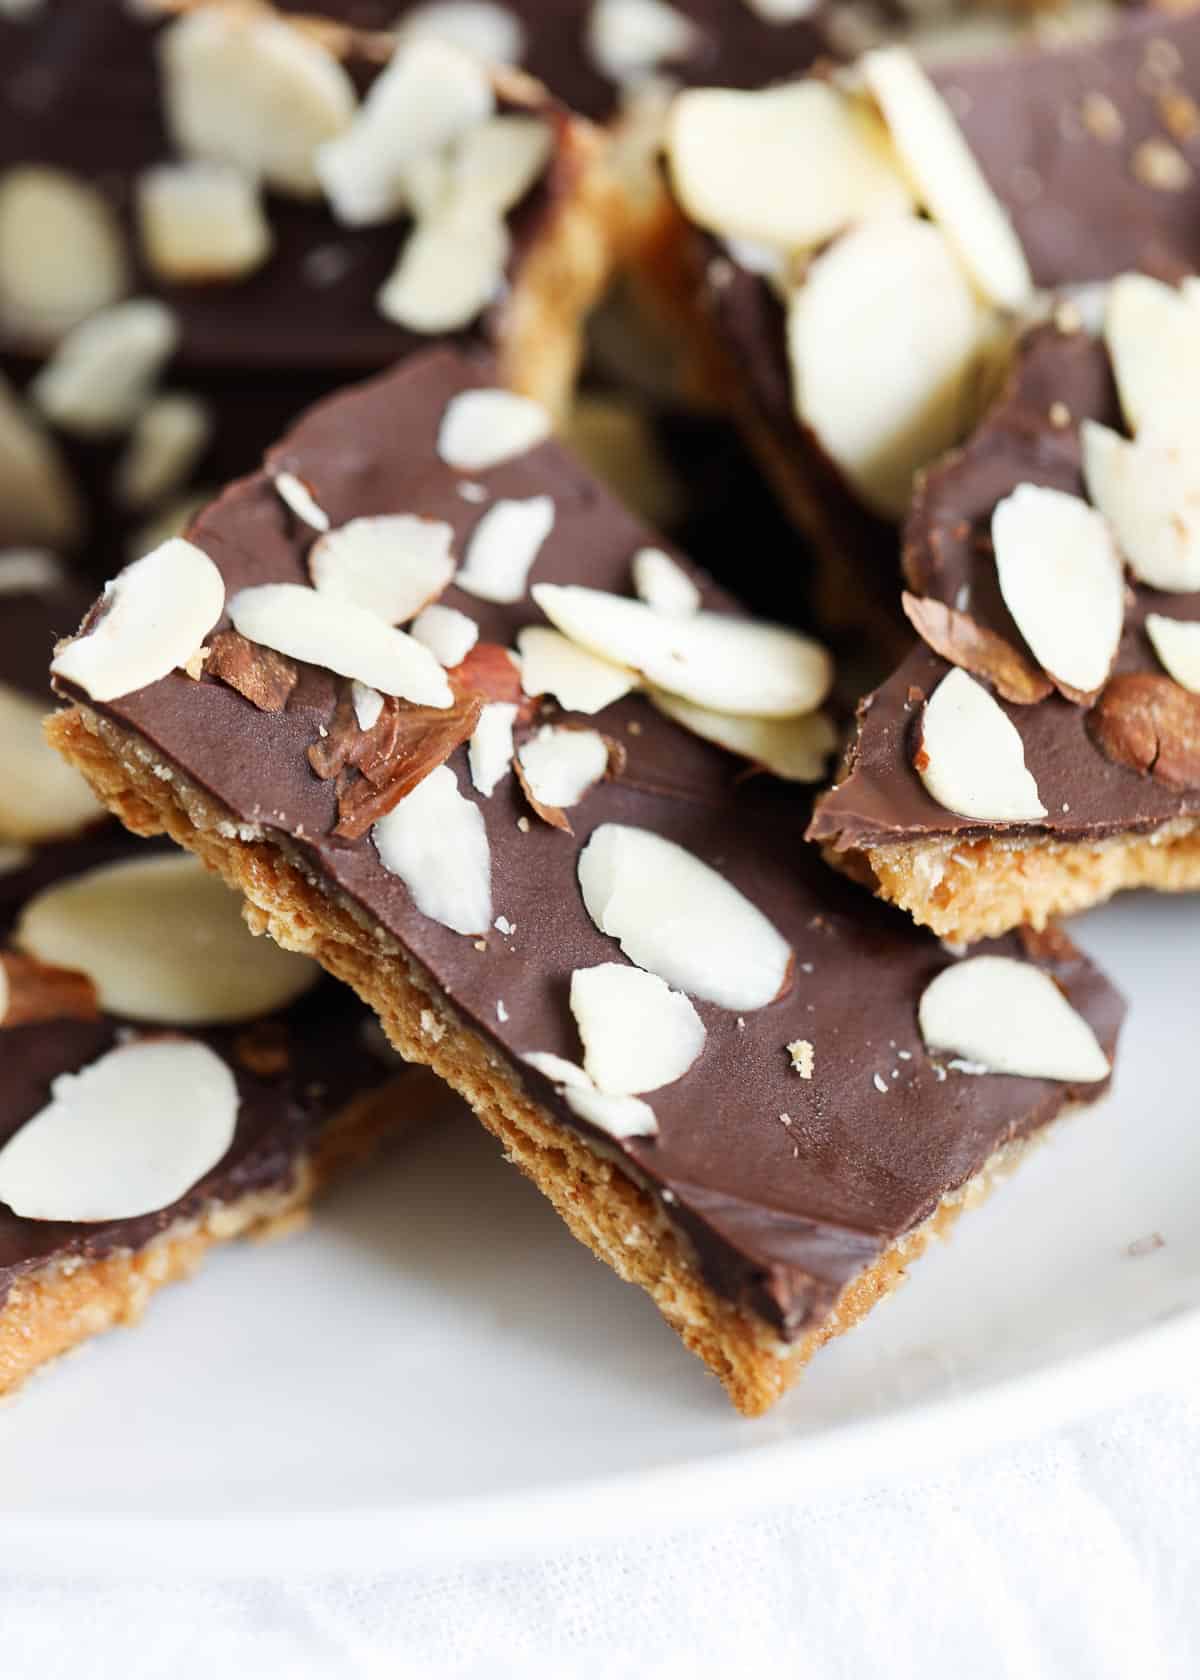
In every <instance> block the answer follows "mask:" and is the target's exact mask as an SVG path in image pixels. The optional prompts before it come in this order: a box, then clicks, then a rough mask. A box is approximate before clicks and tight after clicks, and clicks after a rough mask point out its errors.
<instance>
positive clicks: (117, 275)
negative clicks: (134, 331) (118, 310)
mask: <svg viewBox="0 0 1200 1680" xmlns="http://www.w3.org/2000/svg"><path fill="white" fill-rule="evenodd" d="M128 289H129V263H128V260H127V258H126V255H125V241H124V239H123V237H122V234H121V224H120V222H119V221H118V220H117V216H116V212H115V211H114V210H113V208H112V206H111V205H110V204H109V202H108V200H107V199H106V198H105V197H104V196H103V194H101V193H99V192H97V190H96V189H95V188H94V187H91V186H88V185H86V184H85V183H84V182H82V181H79V180H76V178H75V177H74V176H73V175H68V174H66V173H65V172H64V171H62V170H60V169H48V168H43V167H41V166H40V165H22V166H20V167H18V168H15V169H8V170H5V172H4V173H3V174H2V175H0V322H2V323H3V324H4V326H5V328H6V329H7V330H8V332H9V333H10V334H20V335H22V336H25V335H27V336H29V337H31V338H41V339H55V338H58V337H59V335H60V334H61V333H64V332H69V331H70V330H71V328H72V327H77V326H78V325H79V323H80V321H83V320H86V318H87V317H88V316H89V315H94V314H95V313H96V311H97V310H99V309H108V308H109V307H110V306H111V305H112V304H114V303H116V302H117V301H118V300H119V299H120V298H122V297H124V295H125V293H126V291H127V290H128Z"/></svg>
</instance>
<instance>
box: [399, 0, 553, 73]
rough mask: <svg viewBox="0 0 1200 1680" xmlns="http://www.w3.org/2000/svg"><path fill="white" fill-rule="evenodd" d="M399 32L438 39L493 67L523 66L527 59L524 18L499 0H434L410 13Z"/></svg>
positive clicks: (401, 21) (403, 34)
mask: <svg viewBox="0 0 1200 1680" xmlns="http://www.w3.org/2000/svg"><path fill="white" fill-rule="evenodd" d="M398 32H399V33H400V34H401V36H407V35H416V34H427V35H436V36H438V37H439V38H440V39H441V40H443V41H449V42H450V43H451V45H452V46H455V47H458V48H460V49H461V50H462V51H463V52H470V53H474V54H475V56H476V58H482V59H484V60H485V62H487V63H489V64H519V63H520V62H521V60H522V58H524V56H525V30H524V27H523V26H522V23H521V20H520V18H519V17H518V16H517V15H516V13H515V12H513V11H512V10H510V8H509V7H508V6H501V5H498V4H496V0H430V3H429V4H428V5H425V6H417V7H416V8H415V9H414V10H413V11H411V12H406V13H405V15H404V17H403V18H402V19H401V20H400V22H399V26H398Z"/></svg>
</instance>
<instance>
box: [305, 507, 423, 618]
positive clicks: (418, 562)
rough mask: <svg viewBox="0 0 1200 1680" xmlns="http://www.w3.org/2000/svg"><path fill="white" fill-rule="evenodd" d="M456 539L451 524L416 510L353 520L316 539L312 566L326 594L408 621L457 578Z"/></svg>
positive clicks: (315, 579)
mask: <svg viewBox="0 0 1200 1680" xmlns="http://www.w3.org/2000/svg"><path fill="white" fill-rule="evenodd" d="M453 541H454V528H453V526H451V525H447V524H446V522H445V521H444V520H441V519H422V518H420V517H419V516H418V515H417V514H415V513H392V514H379V515H376V516H375V517H373V518H366V519H352V520H351V521H350V523H349V524H348V525H339V526H338V528H337V530H336V531H329V532H327V533H326V534H325V535H324V536H322V537H319V538H318V539H317V541H316V542H315V543H314V544H313V546H312V548H311V550H310V551H309V556H308V569H309V573H310V575H311V577H312V580H313V584H314V586H315V587H316V588H317V589H318V590H320V592H321V594H322V595H325V596H327V597H329V598H330V599H332V600H337V601H349V602H351V603H352V604H353V605H354V606H356V607H362V608H364V609H365V610H366V611H367V612H371V613H374V614H375V616H376V617H377V618H381V619H383V621H384V622H385V623H386V624H407V623H408V621H409V619H410V618H415V617H416V615H417V614H418V613H419V612H420V611H421V608H422V607H426V606H428V605H429V603H430V602H431V601H436V600H437V598H438V596H439V595H440V594H441V593H442V591H443V590H444V589H445V588H446V586H447V584H448V583H449V582H450V580H451V578H452V577H453V576H454V558H453V556H452V554H451V553H450V545H451V543H452V542H453Z"/></svg>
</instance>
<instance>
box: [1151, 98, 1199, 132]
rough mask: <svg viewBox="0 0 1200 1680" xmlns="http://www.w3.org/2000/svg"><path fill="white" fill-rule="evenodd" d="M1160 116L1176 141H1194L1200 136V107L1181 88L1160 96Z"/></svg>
mask: <svg viewBox="0 0 1200 1680" xmlns="http://www.w3.org/2000/svg"><path fill="white" fill-rule="evenodd" d="M1158 114H1159V116H1160V117H1161V119H1162V125H1163V127H1164V128H1165V129H1166V130H1167V132H1168V133H1169V134H1170V135H1172V136H1173V138H1174V139H1176V140H1183V141H1187V140H1194V139H1195V138H1196V136H1197V134H1200V105H1197V103H1196V101H1195V100H1194V99H1193V98H1192V96H1191V94H1190V93H1184V92H1183V90H1182V89H1181V88H1168V89H1167V91H1166V92H1165V93H1162V94H1160V95H1159V99H1158Z"/></svg>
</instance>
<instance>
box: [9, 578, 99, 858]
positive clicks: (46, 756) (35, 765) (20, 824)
mask: <svg viewBox="0 0 1200 1680" xmlns="http://www.w3.org/2000/svg"><path fill="white" fill-rule="evenodd" d="M2 610H3V609H2V608H0V611H2ZM46 710H47V708H46V705H45V703H44V702H43V701H39V700H34V699H32V698H31V697H30V696H29V695H28V694H21V693H19V692H18V691H17V690H16V689H15V688H10V687H9V685H8V684H7V683H5V682H0V741H3V743H4V749H3V751H4V775H3V777H0V841H30V840H32V841H39V842H40V841H44V840H58V839H63V838H65V837H66V836H67V835H70V834H77V833H78V832H79V830H80V829H82V828H86V826H87V825H88V823H91V822H95V820H96V819H97V817H98V816H99V815H100V807H99V805H98V804H97V803H96V800H95V798H94V797H93V795H92V791H91V789H90V788H89V787H88V785H87V783H86V782H85V781H84V779H83V777H82V776H81V775H80V774H79V772H78V771H77V770H75V769H73V768H72V767H71V765H69V764H68V763H66V761H65V760H64V759H61V758H60V757H59V756H58V754H57V753H56V752H55V751H54V749H53V748H52V747H51V746H50V743H49V742H48V741H47V740H46V734H45V721H46Z"/></svg>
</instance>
